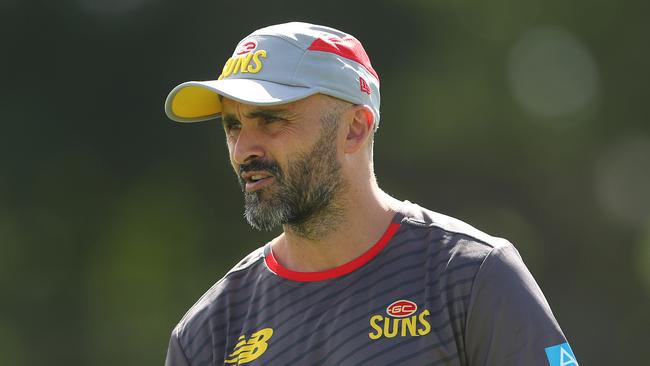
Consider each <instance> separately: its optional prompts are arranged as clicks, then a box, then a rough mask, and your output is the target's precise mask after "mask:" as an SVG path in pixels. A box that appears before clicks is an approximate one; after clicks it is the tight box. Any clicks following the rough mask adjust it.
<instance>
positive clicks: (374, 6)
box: [0, 0, 650, 365]
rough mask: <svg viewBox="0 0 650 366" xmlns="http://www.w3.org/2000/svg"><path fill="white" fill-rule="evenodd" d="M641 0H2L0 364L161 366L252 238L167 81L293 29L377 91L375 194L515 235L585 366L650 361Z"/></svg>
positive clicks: (216, 146)
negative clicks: (368, 72) (341, 46)
mask: <svg viewBox="0 0 650 366" xmlns="http://www.w3.org/2000/svg"><path fill="white" fill-rule="evenodd" d="M649 4H650V3H648V2H643V1H638V0H620V1H604V0H589V1H587V0H574V1H570V2H567V1H561V0H547V1H543V2H542V1H540V0H495V1H491V2H478V1H477V2H473V1H469V0H441V1H436V2H429V1H424V0H408V1H397V0H377V1H372V2H370V1H366V2H355V1H345V2H343V1H338V0H336V1H329V2H320V3H316V2H306V1H296V0H284V1H283V0H276V1H267V2H255V1H251V2H238V1H231V2H222V1H206V0H190V1H184V2H182V1H171V0H110V1H109V0H61V1H56V2H52V1H49V2H48V1H42V0H41V1H38V0H37V1H31V2H22V1H18V0H2V1H0V14H1V15H0V34H2V49H1V50H0V54H1V57H0V63H1V68H0V73H1V78H2V79H1V80H2V88H0V106H1V108H2V130H1V132H0V166H1V167H2V170H1V173H0V290H1V293H0V364H2V365H37V364H50V365H59V364H60V365H156V364H162V362H163V359H164V355H165V351H166V347H167V340H168V336H169V332H170V331H171V328H172V327H173V326H174V325H175V323H176V322H177V321H178V320H179V319H180V317H181V316H182V315H183V313H184V312H185V310H186V309H187V308H188V307H189V306H191V305H192V304H193V302H194V301H195V300H196V299H197V298H198V297H199V296H200V295H201V294H202V293H203V292H204V291H205V290H206V289H207V288H208V287H209V286H210V285H211V284H212V283H213V282H215V281H216V280H217V279H218V278H220V277H221V276H222V275H223V274H224V273H225V272H226V271H227V270H228V269H229V268H230V266H232V265H233V264H234V263H235V262H236V261H237V260H238V259H239V258H240V257H242V256H243V255H244V254H245V253H247V252H249V251H250V250H252V249H253V248H256V247H257V246H260V245H262V244H263V243H264V242H265V240H266V239H268V238H270V234H268V233H256V232H253V231H252V230H250V229H249V228H248V227H247V225H246V223H245V222H244V220H243V218H242V215H241V212H242V208H241V197H240V194H239V188H238V186H237V184H236V181H235V179H234V177H233V176H232V173H231V172H230V170H229V169H230V168H229V166H228V164H227V158H226V149H225V146H224V143H223V135H222V132H221V130H220V127H219V125H218V124H215V123H200V124H193V125H180V124H174V123H172V122H171V121H169V120H167V119H166V117H165V116H164V112H163V108H162V105H163V101H164V99H165V97H166V95H167V93H168V92H169V90H171V88H172V87H174V86H175V85H176V84H178V83H180V82H182V81H186V80H191V79H195V80H201V79H210V78H214V77H216V76H217V75H218V73H219V70H220V68H221V66H222V64H223V62H224V61H225V60H226V59H227V57H228V56H229V55H230V53H231V52H232V49H233V48H234V46H235V44H236V43H237V42H238V41H239V40H240V39H241V38H242V37H243V36H245V35H246V34H248V33H249V32H251V31H252V30H254V29H256V28H259V27H261V26H265V25H269V24H273V23H279V22H284V21H290V20H303V21H310V22H314V23H321V24H327V25H331V26H334V27H337V28H340V29H343V30H346V31H348V32H350V33H352V34H354V35H356V36H357V38H359V39H360V40H362V42H363V43H364V45H365V48H366V50H367V51H368V53H369V54H370V56H371V59H372V62H373V65H374V67H375V69H376V70H377V71H378V72H379V74H380V75H381V78H382V97H383V98H382V99H383V103H382V126H381V128H380V129H379V132H378V135H377V137H376V154H375V160H376V170H377V175H378V179H379V182H380V184H381V185H382V186H383V187H384V188H385V189H386V190H387V191H388V192H390V193H392V194H394V195H396V196H397V197H398V198H401V199H409V200H411V201H415V202H418V203H420V204H421V205H423V206H425V207H428V208H431V209H434V210H436V211H439V212H443V213H446V214H450V215H452V216H456V217H459V218H461V219H463V220H466V221H468V222H470V223H472V224H473V225H475V226H477V227H478V228H480V229H482V230H484V231H487V232H489V233H492V234H495V235H499V236H504V237H506V238H509V239H511V240H512V241H513V242H515V243H516V245H517V246H518V248H519V250H520V252H521V253H522V255H523V257H524V259H525V261H526V262H527V264H528V265H529V267H530V269H531V271H532V272H533V274H534V275H535V276H536V278H537V280H538V282H539V283H540V285H541V287H542V289H543V290H544V291H545V294H546V296H547V298H548V299H549V301H550V303H551V306H552V308H553V310H554V312H555V314H556V316H557V318H558V319H559V321H560V324H561V325H562V327H563V329H564V331H565V333H566V334H567V336H568V337H569V339H570V341H571V343H572V346H573V349H574V351H575V353H576V355H577V356H578V358H579V359H580V361H581V363H582V364H584V365H611V364H615V365H627V364H633V365H639V364H643V363H644V361H646V360H647V359H649V358H650V353H649V350H648V344H649V341H650V336H649V335H648V329H649V328H650V317H649V316H648V309H650V189H649V187H650V162H649V161H650V127H649V124H648V122H649V121H648V117H649V113H648V107H647V104H648V102H647V98H648V97H649V96H650V93H649V90H648V85H650V80H649V79H650V73H649V72H648V65H650V49H649V48H648V42H647V35H648V34H649V33H648V31H649V29H648V22H647V14H648V11H649V10H650V9H649V7H650V6H649Z"/></svg>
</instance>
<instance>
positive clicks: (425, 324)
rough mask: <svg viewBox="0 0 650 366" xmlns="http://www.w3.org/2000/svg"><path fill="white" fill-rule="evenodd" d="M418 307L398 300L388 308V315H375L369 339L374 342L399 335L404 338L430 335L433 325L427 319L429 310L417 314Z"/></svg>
mask: <svg viewBox="0 0 650 366" xmlns="http://www.w3.org/2000/svg"><path fill="white" fill-rule="evenodd" d="M417 311H418V305H417V304H416V303H414V302H413V301H409V300H397V301H395V302H393V303H392V304H390V305H388V307H387V308H386V314H387V315H389V316H383V315H379V314H378V315H373V316H372V317H370V327H371V328H372V329H373V331H372V332H370V333H368V337H370V339H372V340H376V339H379V338H381V337H386V338H393V337H396V336H397V335H400V336H402V337H407V336H410V337H418V336H424V335H427V334H429V332H430V331H431V325H430V324H429V320H427V317H428V316H429V315H430V313H429V310H426V309H425V310H423V311H421V312H420V313H419V314H417Z"/></svg>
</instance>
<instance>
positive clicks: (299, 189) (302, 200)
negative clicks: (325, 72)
mask: <svg viewBox="0 0 650 366" xmlns="http://www.w3.org/2000/svg"><path fill="white" fill-rule="evenodd" d="M338 119H339V116H338V114H334V113H333V112H332V113H329V114H327V115H326V116H324V117H323V118H322V121H321V122H322V126H323V127H322V129H321V136H320V138H319V139H318V141H317V142H316V143H315V144H314V147H313V148H312V149H311V151H309V152H307V153H303V154H299V155H298V156H297V157H296V159H295V160H293V161H290V162H289V168H288V171H287V172H286V174H283V172H281V171H279V168H276V173H277V174H276V175H275V177H274V179H275V180H276V181H275V185H276V189H277V191H276V192H273V193H271V192H267V193H264V192H262V191H255V192H246V191H244V203H245V211H244V216H245V217H246V220H247V221H248V223H249V224H250V225H251V226H252V227H254V228H255V229H258V230H266V231H270V230H273V229H274V228H276V227H278V226H280V225H288V229H289V230H291V231H292V232H294V233H295V234H297V235H298V236H300V237H303V238H305V239H309V240H315V239H318V238H321V237H323V236H324V235H326V234H327V233H328V232H330V231H331V230H333V229H335V228H336V227H337V225H338V224H339V223H340V222H341V221H342V220H343V211H344V208H343V207H342V205H341V204H340V203H336V202H335V198H336V196H337V195H338V194H339V193H340V192H342V191H344V190H345V186H346V185H345V183H344V181H343V178H342V176H341V166H340V164H339V162H338V160H337V157H336V143H335V140H336V134H337V130H338ZM265 194H266V195H271V196H270V197H266V198H263V196H264V195H265Z"/></svg>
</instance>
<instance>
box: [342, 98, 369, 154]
mask: <svg viewBox="0 0 650 366" xmlns="http://www.w3.org/2000/svg"><path fill="white" fill-rule="evenodd" d="M351 113H352V116H351V117H350V118H349V119H348V126H347V127H348V131H347V136H346V138H345V148H344V151H345V152H346V153H348V154H353V153H356V152H357V151H359V150H360V149H361V148H362V147H363V146H365V145H366V142H367V141H368V138H369V137H370V134H371V133H372V131H373V128H374V121H373V119H374V117H373V114H372V111H371V110H370V108H369V107H367V106H364V105H355V106H353V107H352V110H351Z"/></svg>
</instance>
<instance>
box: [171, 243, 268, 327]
mask: <svg viewBox="0 0 650 366" xmlns="http://www.w3.org/2000/svg"><path fill="white" fill-rule="evenodd" d="M263 262H264V247H260V248H258V249H256V250H255V251H253V252H251V253H250V254H248V255H247V256H246V257H244V258H243V259H242V260H240V261H239V263H237V264H236V265H235V266H234V267H232V268H231V269H230V270H229V271H228V272H227V273H226V274H225V275H224V276H223V277H222V278H221V279H220V280H219V281H217V282H216V283H215V284H214V285H213V286H212V287H210V289H208V290H207V291H206V292H205V293H204V294H203V296H201V297H200V298H199V300H198V301H197V302H196V303H195V304H194V305H193V306H192V307H191V308H190V309H189V310H188V311H187V312H186V313H185V315H184V316H183V317H182V318H181V320H180V321H179V323H178V325H177V326H176V328H175V329H174V332H173V333H176V335H177V336H178V337H179V338H181V339H182V338H183V335H184V334H186V333H190V332H195V331H194V330H192V329H198V328H202V327H204V326H205V325H206V324H207V323H208V322H210V321H213V320H214V318H215V317H218V314H219V313H221V312H222V311H223V310H224V309H225V308H226V307H228V306H229V304H230V303H232V302H233V301H234V300H235V299H238V298H242V297H246V296H247V295H246V294H247V293H248V292H249V290H250V287H251V286H250V281H251V279H252V278H256V277H258V276H256V274H258V273H259V271H260V269H261V267H262V266H263Z"/></svg>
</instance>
